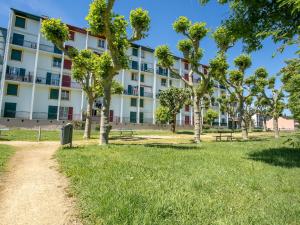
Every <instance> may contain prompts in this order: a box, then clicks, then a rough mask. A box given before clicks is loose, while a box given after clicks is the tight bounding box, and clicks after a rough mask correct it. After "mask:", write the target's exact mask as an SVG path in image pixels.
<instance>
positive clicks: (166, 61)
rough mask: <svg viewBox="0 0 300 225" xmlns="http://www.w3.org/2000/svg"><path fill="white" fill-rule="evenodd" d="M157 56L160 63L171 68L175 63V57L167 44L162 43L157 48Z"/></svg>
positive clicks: (155, 53)
mask: <svg viewBox="0 0 300 225" xmlns="http://www.w3.org/2000/svg"><path fill="white" fill-rule="evenodd" d="M154 55H155V57H157V58H158V64H159V65H161V66H163V67H166V68H169V67H171V66H172V65H173V63H174V57H173V56H172V54H171V52H170V49H169V47H168V46H167V45H161V46H159V47H157V48H156V49H155V52H154Z"/></svg>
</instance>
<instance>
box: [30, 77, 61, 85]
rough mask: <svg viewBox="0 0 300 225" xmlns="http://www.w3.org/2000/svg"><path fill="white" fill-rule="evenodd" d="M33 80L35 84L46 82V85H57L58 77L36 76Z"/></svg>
mask: <svg viewBox="0 0 300 225" xmlns="http://www.w3.org/2000/svg"><path fill="white" fill-rule="evenodd" d="M35 82H36V83H37V84H46V85H52V86H59V83H60V81H59V79H57V78H51V79H49V78H45V77H37V78H36V80H35Z"/></svg>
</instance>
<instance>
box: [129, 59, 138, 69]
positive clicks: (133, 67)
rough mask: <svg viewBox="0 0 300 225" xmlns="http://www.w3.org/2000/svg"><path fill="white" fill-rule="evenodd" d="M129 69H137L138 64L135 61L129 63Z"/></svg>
mask: <svg viewBox="0 0 300 225" xmlns="http://www.w3.org/2000/svg"><path fill="white" fill-rule="evenodd" d="M131 68H132V69H134V70H138V69H139V63H138V62H137V61H131Z"/></svg>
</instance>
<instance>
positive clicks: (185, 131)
mask: <svg viewBox="0 0 300 225" xmlns="http://www.w3.org/2000/svg"><path fill="white" fill-rule="evenodd" d="M176 134H188V135H194V131H191V130H179V131H176Z"/></svg>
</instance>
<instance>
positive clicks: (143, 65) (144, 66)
mask: <svg viewBox="0 0 300 225" xmlns="http://www.w3.org/2000/svg"><path fill="white" fill-rule="evenodd" d="M142 71H146V72H147V71H148V64H147V63H142Z"/></svg>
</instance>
